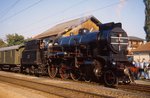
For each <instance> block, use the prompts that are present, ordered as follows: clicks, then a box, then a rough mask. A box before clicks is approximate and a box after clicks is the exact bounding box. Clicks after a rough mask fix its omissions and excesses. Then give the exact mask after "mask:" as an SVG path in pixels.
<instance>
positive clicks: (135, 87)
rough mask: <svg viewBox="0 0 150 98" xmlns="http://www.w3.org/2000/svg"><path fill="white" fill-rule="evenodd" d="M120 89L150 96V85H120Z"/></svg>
mask: <svg viewBox="0 0 150 98" xmlns="http://www.w3.org/2000/svg"><path fill="white" fill-rule="evenodd" d="M118 88H119V89H125V90H130V91H140V92H145V93H149V94H150V85H143V84H129V85H119V87H118Z"/></svg>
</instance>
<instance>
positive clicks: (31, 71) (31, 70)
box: [29, 66, 34, 75]
mask: <svg viewBox="0 0 150 98" xmlns="http://www.w3.org/2000/svg"><path fill="white" fill-rule="evenodd" d="M29 72H30V74H31V75H33V74H34V66H31V67H30V68H29Z"/></svg>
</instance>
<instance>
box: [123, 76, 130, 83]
mask: <svg viewBox="0 0 150 98" xmlns="http://www.w3.org/2000/svg"><path fill="white" fill-rule="evenodd" d="M122 82H123V83H124V84H130V83H131V81H130V79H129V77H128V76H124V78H123V81H122Z"/></svg>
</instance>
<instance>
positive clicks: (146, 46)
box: [132, 42, 150, 52]
mask: <svg viewBox="0 0 150 98" xmlns="http://www.w3.org/2000/svg"><path fill="white" fill-rule="evenodd" d="M149 51H150V42H147V43H145V44H142V45H140V46H139V47H138V48H136V49H133V50H132V52H149Z"/></svg>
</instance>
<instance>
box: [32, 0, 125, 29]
mask: <svg viewBox="0 0 150 98" xmlns="http://www.w3.org/2000/svg"><path fill="white" fill-rule="evenodd" d="M124 1H126V2H127V1H128V0H124ZM120 3H122V1H118V2H115V3H112V4H109V5H106V6H103V7H99V8H97V9H93V10H90V11H86V12H84V13H80V14H77V15H75V16H71V17H67V18H64V19H61V20H58V21H57V22H55V23H54V24H56V23H58V22H59V23H60V21H65V20H68V19H72V18H75V17H82V15H84V14H87V13H90V12H92V13H95V12H97V11H100V10H103V9H105V8H109V7H112V6H115V5H118V4H120ZM50 24H52V23H48V24H46V25H44V26H40V27H38V29H41V28H45V27H47V26H49V25H50ZM35 29H36V28H35Z"/></svg>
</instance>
